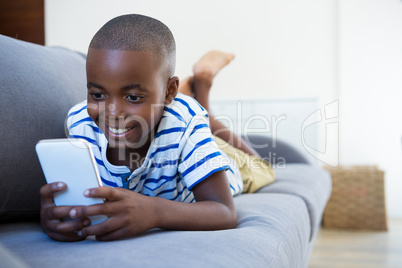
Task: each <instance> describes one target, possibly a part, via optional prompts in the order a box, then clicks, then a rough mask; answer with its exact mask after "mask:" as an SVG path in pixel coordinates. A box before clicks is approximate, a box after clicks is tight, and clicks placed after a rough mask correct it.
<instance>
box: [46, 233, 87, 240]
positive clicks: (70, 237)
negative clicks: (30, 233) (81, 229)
mask: <svg viewBox="0 0 402 268" xmlns="http://www.w3.org/2000/svg"><path fill="white" fill-rule="evenodd" d="M47 235H48V236H49V237H50V238H51V239H53V240H56V241H63V242H76V241H82V240H85V239H86V237H85V236H79V235H78V234H76V233H70V234H68V235H67V234H61V233H57V232H47Z"/></svg>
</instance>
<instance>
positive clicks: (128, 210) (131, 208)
mask: <svg viewBox="0 0 402 268" xmlns="http://www.w3.org/2000/svg"><path fill="white" fill-rule="evenodd" d="M85 196H87V197H93V198H102V199H105V202H104V203H103V204H96V205H91V206H86V207H85V206H84V207H78V208H74V209H72V210H71V211H70V217H71V218H85V217H88V216H95V215H107V216H108V217H109V219H107V220H106V221H104V222H102V223H99V224H95V225H91V226H88V227H85V228H83V229H82V230H81V231H80V232H79V233H78V234H79V235H80V236H83V237H86V236H90V235H95V236H96V239H98V240H102V241H107V240H115V239H119V238H123V237H127V236H132V235H136V234H139V233H142V232H144V231H146V230H149V229H152V228H155V227H156V221H157V215H156V210H155V206H154V201H153V198H150V197H148V196H144V195H142V194H138V193H135V192H132V191H129V190H126V189H122V188H111V187H99V188H93V189H89V190H88V191H86V192H85Z"/></svg>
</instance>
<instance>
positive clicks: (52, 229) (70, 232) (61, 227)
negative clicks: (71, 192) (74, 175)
mask: <svg viewBox="0 0 402 268" xmlns="http://www.w3.org/2000/svg"><path fill="white" fill-rule="evenodd" d="M66 187H67V186H66V184H64V183H62V182H55V183H51V184H46V185H44V186H42V187H41V189H40V195H41V209H40V220H41V224H42V228H43V229H44V230H45V232H46V233H47V235H48V236H49V237H50V238H51V239H53V240H57V241H66V242H74V241H81V240H84V239H85V238H86V237H81V236H78V235H77V232H78V231H80V230H81V229H82V228H84V227H86V226H89V225H91V221H90V220H89V219H88V218H84V219H79V220H76V221H68V222H63V220H62V218H68V217H69V212H70V211H71V209H73V208H74V207H72V206H56V205H55V204H54V201H53V195H54V194H55V193H57V192H60V191H63V190H64V189H65V188H66Z"/></svg>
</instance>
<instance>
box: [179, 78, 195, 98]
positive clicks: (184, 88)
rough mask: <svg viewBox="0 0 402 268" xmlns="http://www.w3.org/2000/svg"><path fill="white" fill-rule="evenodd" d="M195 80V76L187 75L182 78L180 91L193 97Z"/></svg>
mask: <svg viewBox="0 0 402 268" xmlns="http://www.w3.org/2000/svg"><path fill="white" fill-rule="evenodd" d="M193 80H194V78H193V77H192V76H189V77H186V78H184V79H183V80H181V81H180V84H179V92H180V93H183V94H184V95H187V96H191V97H193V96H194V91H193Z"/></svg>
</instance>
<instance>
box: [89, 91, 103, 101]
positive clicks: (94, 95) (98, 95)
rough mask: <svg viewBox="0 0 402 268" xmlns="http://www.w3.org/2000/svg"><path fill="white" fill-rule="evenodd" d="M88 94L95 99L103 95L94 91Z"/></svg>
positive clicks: (101, 97)
mask: <svg viewBox="0 0 402 268" xmlns="http://www.w3.org/2000/svg"><path fill="white" fill-rule="evenodd" d="M89 95H91V96H92V97H93V98H94V99H95V100H101V99H103V98H104V97H105V95H104V94H102V93H96V92H92V93H89Z"/></svg>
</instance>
